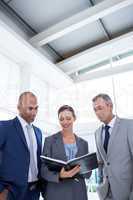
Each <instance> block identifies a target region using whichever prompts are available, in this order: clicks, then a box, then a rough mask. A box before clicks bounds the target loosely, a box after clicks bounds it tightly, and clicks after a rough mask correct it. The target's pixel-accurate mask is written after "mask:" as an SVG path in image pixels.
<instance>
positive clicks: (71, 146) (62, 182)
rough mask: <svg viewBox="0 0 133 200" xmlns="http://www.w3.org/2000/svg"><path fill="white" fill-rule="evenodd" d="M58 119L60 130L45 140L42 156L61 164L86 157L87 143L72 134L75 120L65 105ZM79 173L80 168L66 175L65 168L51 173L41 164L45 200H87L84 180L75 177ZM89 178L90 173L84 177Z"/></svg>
mask: <svg viewBox="0 0 133 200" xmlns="http://www.w3.org/2000/svg"><path fill="white" fill-rule="evenodd" d="M58 118H59V122H60V125H61V128H62V130H61V131H60V132H58V133H56V134H54V135H52V136H49V137H47V138H46V139H45V143H44V150H43V154H44V155H45V156H48V157H52V158H54V159H60V160H64V161H67V160H70V159H73V158H75V157H79V156H82V155H84V154H87V153H88V144H87V142H86V141H85V140H83V139H82V138H80V137H78V136H76V135H75V134H74V133H73V123H74V121H75V120H76V116H75V112H74V110H73V108H72V107H70V106H68V105H64V106H62V107H60V109H59V110H58ZM79 171H80V166H76V167H74V168H73V169H71V170H69V171H65V169H64V168H62V169H61V171H60V172H56V171H50V170H49V169H48V168H47V166H46V165H45V164H44V163H43V164H42V168H41V175H42V178H43V179H45V180H46V181H47V186H46V190H45V192H44V199H45V200H53V199H54V200H59V199H63V200H87V190H86V185H85V180H84V178H83V177H81V176H78V175H77V174H78V172H79ZM75 175H76V178H75ZM89 177H90V173H89V174H87V175H86V178H89Z"/></svg>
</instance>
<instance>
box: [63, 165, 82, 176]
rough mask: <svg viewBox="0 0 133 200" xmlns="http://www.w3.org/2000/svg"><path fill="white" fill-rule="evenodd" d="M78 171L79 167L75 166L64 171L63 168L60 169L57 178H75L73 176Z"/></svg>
mask: <svg viewBox="0 0 133 200" xmlns="http://www.w3.org/2000/svg"><path fill="white" fill-rule="evenodd" d="M79 171H80V166H79V165H77V166H75V167H74V168H73V169H71V170H69V171H66V170H65V169H64V167H63V168H62V169H61V171H60V174H59V177H60V178H71V177H73V176H75V174H77V173H78V172H79Z"/></svg>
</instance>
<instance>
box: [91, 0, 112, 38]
mask: <svg viewBox="0 0 133 200" xmlns="http://www.w3.org/2000/svg"><path fill="white" fill-rule="evenodd" d="M89 2H90V4H91V5H92V6H95V4H94V2H93V0H89ZM98 24H99V25H100V27H101V28H102V30H103V32H104V34H105V36H106V38H107V39H108V40H111V35H110V34H109V32H108V31H107V28H106V27H105V25H104V23H103V21H102V19H100V18H99V20H98Z"/></svg>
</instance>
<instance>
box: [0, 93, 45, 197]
mask: <svg viewBox="0 0 133 200" xmlns="http://www.w3.org/2000/svg"><path fill="white" fill-rule="evenodd" d="M37 110H38V103H37V97H36V96H35V95H34V94H33V93H32V92H24V93H22V94H21V95H20V97H19V101H18V111H19V115H18V116H17V117H16V118H15V119H12V120H8V121H0V151H1V152H2V156H1V164H0V200H39V196H40V191H39V187H38V185H39V184H38V183H39V177H40V176H39V175H40V154H41V149H42V133H41V131H40V129H38V128H37V127H35V126H34V125H33V124H32V123H33V121H34V120H35V117H36V115H37Z"/></svg>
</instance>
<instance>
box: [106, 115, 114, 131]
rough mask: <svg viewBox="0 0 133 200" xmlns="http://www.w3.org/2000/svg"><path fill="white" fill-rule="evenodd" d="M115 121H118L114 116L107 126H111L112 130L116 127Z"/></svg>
mask: <svg viewBox="0 0 133 200" xmlns="http://www.w3.org/2000/svg"><path fill="white" fill-rule="evenodd" d="M115 121H116V116H114V117H113V118H112V120H111V121H110V122H109V123H108V124H107V125H108V126H110V128H113V127H114V124H115ZM104 126H105V125H104Z"/></svg>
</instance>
